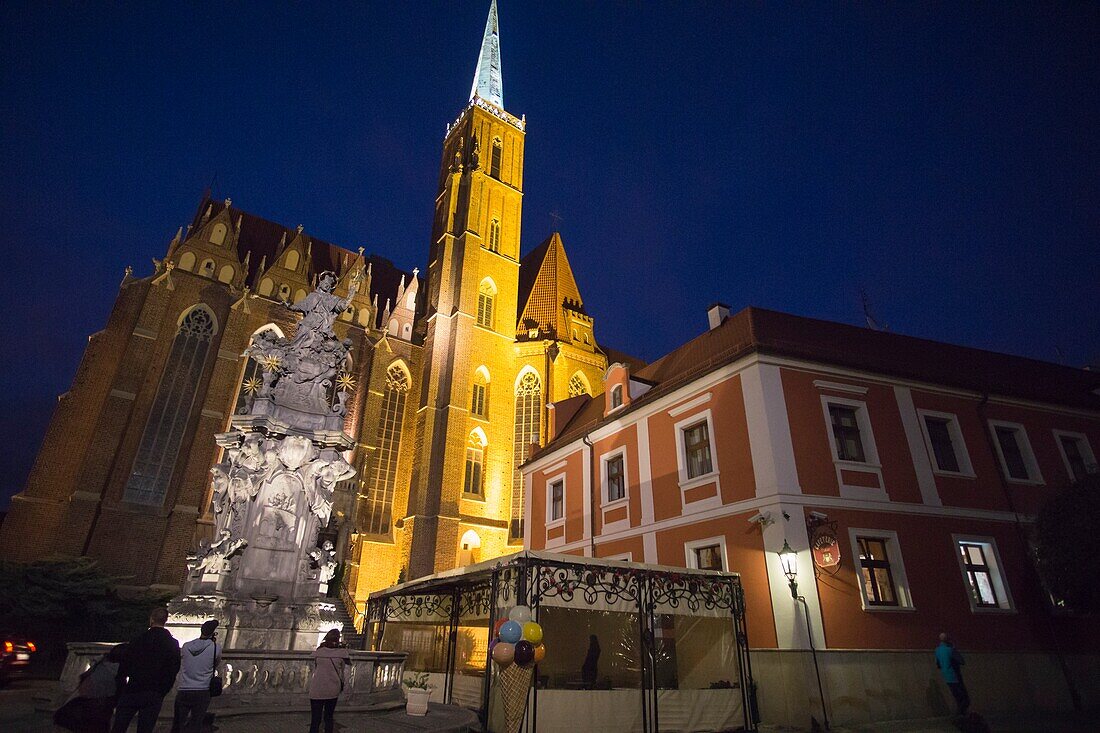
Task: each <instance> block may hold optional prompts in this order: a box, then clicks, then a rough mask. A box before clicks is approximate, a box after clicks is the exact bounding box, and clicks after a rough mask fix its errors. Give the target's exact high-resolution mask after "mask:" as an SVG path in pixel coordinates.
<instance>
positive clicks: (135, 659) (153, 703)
mask: <svg viewBox="0 0 1100 733" xmlns="http://www.w3.org/2000/svg"><path fill="white" fill-rule="evenodd" d="M166 623H168V609H167V608H165V607H164V606H159V607H158V608H154V609H153V612H152V613H150V614H149V628H148V629H146V630H145V631H144V632H143V633H141V634H139V635H138V636H136V637H134V639H133V640H132V641H131V642H130V646H129V647H127V649H126V653H125V654H124V655H123V659H122V663H121V664H120V665H119V668H118V676H119V681H120V692H119V696H118V706H117V707H116V708H115V723H114V725H113V726H111V733H125V731H126V729H127V728H129V727H130V721H131V720H133V719H134V716H135V715H136V716H137V719H138V724H137V729H138V733H153V728H154V727H156V724H157V716H158V715H160V708H161V705H163V704H164V696H165V695H167V694H168V693H169V691H170V690H171V689H172V685H173V684H175V682H176V672H178V671H179V668H180V645H179V642H177V641H176V640H175V638H174V637H173V636H172V635H171V634H170V633H168V629H166V628H164V625H165V624H166Z"/></svg>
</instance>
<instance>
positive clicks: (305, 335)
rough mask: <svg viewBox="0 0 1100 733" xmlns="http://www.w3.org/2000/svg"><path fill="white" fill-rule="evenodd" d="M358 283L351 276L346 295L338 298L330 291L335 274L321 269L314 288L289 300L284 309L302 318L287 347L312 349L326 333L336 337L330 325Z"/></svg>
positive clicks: (350, 297) (357, 279)
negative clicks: (302, 295)
mask: <svg viewBox="0 0 1100 733" xmlns="http://www.w3.org/2000/svg"><path fill="white" fill-rule="evenodd" d="M359 283H360V280H359V278H358V277H355V278H353V279H352V281H351V287H350V288H349V289H348V297H347V298H341V297H340V296H338V295H335V294H334V293H333V292H332V291H333V290H335V289H336V273H334V272H322V273H321V276H320V277H319V278H318V279H317V289H316V290H314V291H313V292H312V293H310V294H309V295H307V296H306V297H304V298H302V299H301V300H299V301H298V302H297V303H293V304H289V303H288V304H287V308H289V309H290V310H292V311H295V312H297V313H301V314H302V321H301V323H299V324H298V331H297V333H295V334H294V338H293V339H292V340H291V342H290V348H291V349H293V350H295V351H302V350H306V349H310V348H313V345H314V344H315V343H316V342H317V341H318V340H320V339H323V338H324V337H325V336H330V337H335V334H334V333H333V331H332V325H333V324H334V323H336V319H337V318H338V317H339V316H340V314H341V313H343V312H344V311H345V310H347V308H348V305H350V304H351V301H352V299H353V298H354V297H355V294H356V293H358V292H359Z"/></svg>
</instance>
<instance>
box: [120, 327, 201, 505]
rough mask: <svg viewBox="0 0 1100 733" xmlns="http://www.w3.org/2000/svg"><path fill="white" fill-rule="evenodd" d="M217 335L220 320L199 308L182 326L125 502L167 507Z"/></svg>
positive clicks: (160, 386)
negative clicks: (179, 459) (196, 398)
mask: <svg viewBox="0 0 1100 733" xmlns="http://www.w3.org/2000/svg"><path fill="white" fill-rule="evenodd" d="M217 330H218V329H217V325H216V324H215V321H214V314H213V313H211V312H210V311H209V310H208V309H207V308H206V307H204V306H195V307H194V308H192V309H191V310H190V311H189V312H188V313H187V315H185V316H184V317H183V319H182V320H181V321H180V325H179V330H177V331H176V337H175V338H174V339H173V340H172V349H171V350H170V351H169V352H168V359H167V361H165V363H164V371H163V372H162V373H161V377H160V385H159V386H158V387H157V393H156V396H155V397H154V398H153V405H152V407H151V408H150V409H149V416H148V417H147V418H146V420H145V431H144V432H143V433H142V434H141V443H140V444H139V445H138V451H137V457H136V458H135V459H134V466H133V469H132V470H131V471H130V477H129V479H127V481H126V489H125V490H124V492H123V496H122V498H123V501H129V502H133V503H135V504H147V505H149V506H160V505H161V504H163V503H164V497H165V495H166V494H167V493H168V486H169V484H170V483H171V481H172V473H173V472H174V470H175V465H176V458H177V457H178V456H179V450H180V445H181V444H182V442H183V434H184V431H186V429H187V422H188V418H189V417H190V416H191V409H192V407H193V406H194V403H195V397H196V396H197V395H198V391H199V381H200V380H201V379H202V372H203V368H204V367H205V366H206V358H207V355H208V354H209V352H210V343H211V341H212V340H213V338H214V334H215V333H217Z"/></svg>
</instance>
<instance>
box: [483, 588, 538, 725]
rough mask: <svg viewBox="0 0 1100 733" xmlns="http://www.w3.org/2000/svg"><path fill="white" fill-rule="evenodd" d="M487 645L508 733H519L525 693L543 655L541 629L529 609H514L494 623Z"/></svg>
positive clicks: (525, 703)
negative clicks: (502, 704)
mask: <svg viewBox="0 0 1100 733" xmlns="http://www.w3.org/2000/svg"><path fill="white" fill-rule="evenodd" d="M493 630H494V632H495V634H494V638H493V640H492V641H491V642H490V643H489V650H490V654H491V655H492V657H493V661H494V662H496V665H497V684H498V685H499V686H500V698H501V701H502V702H503V703H504V723H505V730H506V731H507V733H518V732H519V729H520V726H521V725H522V724H523V713H524V710H525V709H526V707H527V692H528V691H529V690H530V689H531V679H532V678H533V677H534V675H535V669H534V666H535V664H537V663H538V662H540V661H542V659H543V658H544V657H545V656H546V647H545V646H543V643H542V627H541V626H539V625H538V624H537V623H535V622H534V621H532V620H531V609H530V608H528V607H527V606H516V607H514V608H513V609H512V610H511V611H509V612H508V616H507V617H506V618H503V619H501V620H500V621H498V622H497V624H496V627H495V628H494V629H493Z"/></svg>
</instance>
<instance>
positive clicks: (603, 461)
mask: <svg viewBox="0 0 1100 733" xmlns="http://www.w3.org/2000/svg"><path fill="white" fill-rule="evenodd" d="M620 456H621V457H622V459H623V496H622V498H621V499H614V500H612V499H611V497H610V494H609V490H610V488H611V487H610V486H608V483H607V464H608V463H610V462H611V461H612V459H614V458H617V457H620ZM629 498H630V477H629V475H628V474H627V466H626V447H625V446H624V447H622V448H614V449H612V450H610V451H608V452H607V453H604V454H603V455H602V456H600V508H604V509H605V508H607V507H617V506H621V505H623V504H625V503H627V501H628V500H629Z"/></svg>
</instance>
